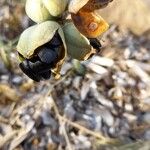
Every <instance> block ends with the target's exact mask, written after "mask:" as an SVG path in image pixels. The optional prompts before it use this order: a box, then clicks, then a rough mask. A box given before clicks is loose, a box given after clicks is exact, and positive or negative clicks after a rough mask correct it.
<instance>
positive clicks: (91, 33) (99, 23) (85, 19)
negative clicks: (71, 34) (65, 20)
mask: <svg viewBox="0 0 150 150" xmlns="http://www.w3.org/2000/svg"><path fill="white" fill-rule="evenodd" d="M71 17H72V20H73V23H74V24H75V26H76V28H77V29H78V30H79V31H80V32H81V33H82V34H83V35H84V36H86V37H88V38H97V37H98V36H100V35H101V34H102V33H104V32H105V31H107V30H108V28H109V25H108V24H107V22H106V21H105V20H104V19H103V18H102V17H101V16H100V15H98V14H96V13H94V12H85V11H81V10H80V11H79V12H78V13H77V14H73V13H72V14H71Z"/></svg>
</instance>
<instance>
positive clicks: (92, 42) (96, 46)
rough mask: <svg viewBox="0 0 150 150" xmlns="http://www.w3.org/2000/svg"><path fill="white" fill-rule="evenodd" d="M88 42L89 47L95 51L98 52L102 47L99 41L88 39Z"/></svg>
mask: <svg viewBox="0 0 150 150" xmlns="http://www.w3.org/2000/svg"><path fill="white" fill-rule="evenodd" d="M89 40H90V44H91V46H92V47H93V48H94V49H96V50H97V51H98V52H100V50H101V48H102V45H101V43H100V41H99V40H98V39H96V38H89Z"/></svg>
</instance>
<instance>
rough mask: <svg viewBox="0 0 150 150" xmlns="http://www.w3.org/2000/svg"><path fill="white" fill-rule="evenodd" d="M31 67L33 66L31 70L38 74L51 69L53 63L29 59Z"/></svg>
mask: <svg viewBox="0 0 150 150" xmlns="http://www.w3.org/2000/svg"><path fill="white" fill-rule="evenodd" d="M29 67H30V68H31V70H32V71H33V72H34V73H35V74H38V73H41V72H45V71H48V70H50V69H51V67H52V65H51V64H45V63H43V62H41V61H39V60H38V61H36V62H34V63H33V62H30V61H29Z"/></svg>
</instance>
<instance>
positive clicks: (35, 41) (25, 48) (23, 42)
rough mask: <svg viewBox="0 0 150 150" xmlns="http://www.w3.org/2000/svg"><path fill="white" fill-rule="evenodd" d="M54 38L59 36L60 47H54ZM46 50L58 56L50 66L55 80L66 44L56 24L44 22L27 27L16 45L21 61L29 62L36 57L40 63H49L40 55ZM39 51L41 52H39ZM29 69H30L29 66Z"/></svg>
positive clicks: (63, 56) (64, 54)
mask: <svg viewBox="0 0 150 150" xmlns="http://www.w3.org/2000/svg"><path fill="white" fill-rule="evenodd" d="M55 36H59V38H60V40H61V43H60V45H57V46H56V41H55V40H53V38H54V37H55ZM45 47H46V48H45ZM47 48H48V49H51V48H52V49H53V50H54V51H56V52H57V54H58V59H57V60H56V61H55V62H54V64H53V66H52V72H53V73H54V74H55V77H56V78H57V77H58V76H59V72H60V69H61V66H62V64H63V62H64V59H65V57H66V42H65V38H64V34H63V31H62V29H61V26H60V25H59V24H58V23H56V22H54V21H46V22H43V23H41V24H37V25H34V26H32V27H29V28H28V29H26V30H25V31H24V32H23V33H22V34H21V37H20V39H19V42H18V45H17V51H18V52H19V54H20V57H21V59H20V60H21V61H23V60H24V59H28V60H31V59H32V58H35V57H37V56H38V57H39V58H40V61H41V62H43V63H50V62H48V61H49V60H47V59H48V58H47V57H45V55H44V54H43V53H42V52H43V49H47ZM41 50H42V52H40V51H41ZM48 55H49V53H48ZM48 55H47V56H48ZM50 56H51V55H49V57H50ZM30 68H32V67H31V66H30ZM32 69H33V68H32Z"/></svg>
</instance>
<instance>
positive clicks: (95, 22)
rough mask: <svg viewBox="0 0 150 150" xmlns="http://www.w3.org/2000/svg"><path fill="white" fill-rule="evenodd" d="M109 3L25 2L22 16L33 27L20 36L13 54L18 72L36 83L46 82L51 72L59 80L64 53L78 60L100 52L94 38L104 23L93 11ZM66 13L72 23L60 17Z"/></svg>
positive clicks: (97, 0) (100, 0)
mask: <svg viewBox="0 0 150 150" xmlns="http://www.w3.org/2000/svg"><path fill="white" fill-rule="evenodd" d="M110 1H111V0H82V1H81V0H52V1H51V0H27V1H26V7H25V9H26V13H27V15H28V17H29V18H30V19H32V20H33V21H34V22H36V23H37V24H36V25H33V26H31V27H29V28H27V29H26V30H25V31H24V32H23V33H22V34H21V36H20V39H19V42H18V45H17V51H18V54H19V55H18V56H19V59H20V64H19V67H20V68H21V70H22V71H23V72H24V73H25V74H26V75H27V76H28V77H29V78H31V79H33V80H34V81H37V82H39V81H40V80H47V79H49V78H50V77H51V74H52V73H53V75H54V76H55V78H59V77H60V70H61V67H62V64H63V63H64V61H65V58H66V56H67V54H69V55H70V56H71V57H72V58H74V59H78V60H81V61H82V60H87V59H89V58H90V57H91V56H92V55H93V54H95V53H96V52H97V51H100V49H101V44H100V42H99V41H98V40H97V39H96V38H97V37H98V36H99V35H101V34H102V33H103V32H104V31H106V30H107V28H108V24H107V23H106V22H105V20H104V19H102V18H101V17H100V16H99V15H96V14H95V13H94V10H95V9H99V8H102V7H103V5H104V6H106V4H108V3H109V2H110ZM89 6H91V7H89ZM66 13H70V14H71V18H72V20H67V19H66V18H65V17H64V16H65V14H66Z"/></svg>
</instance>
